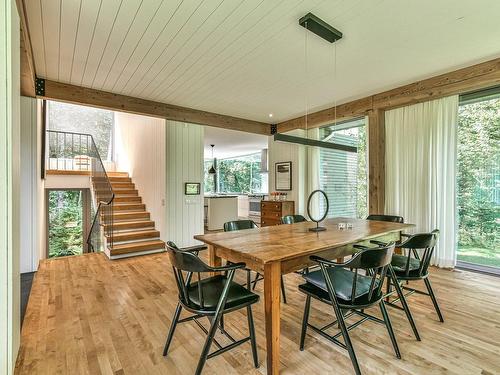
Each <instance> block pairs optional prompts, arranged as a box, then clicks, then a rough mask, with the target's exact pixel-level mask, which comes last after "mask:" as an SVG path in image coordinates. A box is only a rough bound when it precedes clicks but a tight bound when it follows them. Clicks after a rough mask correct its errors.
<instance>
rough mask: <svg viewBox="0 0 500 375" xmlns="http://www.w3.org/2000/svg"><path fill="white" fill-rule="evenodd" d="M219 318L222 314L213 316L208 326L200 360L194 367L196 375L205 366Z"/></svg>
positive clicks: (198, 374)
mask: <svg viewBox="0 0 500 375" xmlns="http://www.w3.org/2000/svg"><path fill="white" fill-rule="evenodd" d="M221 317H222V313H219V314H216V316H214V317H213V319H212V324H211V325H210V329H209V330H208V335H207V339H206V340H205V345H203V349H202V351H201V355H200V360H199V361H198V366H197V367H196V372H195V374H196V375H200V374H201V372H202V371H203V367H204V366H205V362H206V361H207V357H208V353H209V352H210V346H211V345H212V341H213V340H214V336H215V333H216V332H217V327H218V326H219V321H220V319H221Z"/></svg>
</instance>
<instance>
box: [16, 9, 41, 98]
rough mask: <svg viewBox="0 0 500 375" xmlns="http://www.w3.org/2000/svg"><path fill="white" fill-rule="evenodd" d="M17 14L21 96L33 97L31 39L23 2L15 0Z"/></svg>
mask: <svg viewBox="0 0 500 375" xmlns="http://www.w3.org/2000/svg"><path fill="white" fill-rule="evenodd" d="M16 6H17V12H18V13H19V23H20V26H21V33H20V60H21V95H23V96H31V97H35V78H36V73H35V61H34V59H33V50H32V47H31V39H30V34H29V29H28V23H27V21H26V8H25V5H24V1H23V0H16Z"/></svg>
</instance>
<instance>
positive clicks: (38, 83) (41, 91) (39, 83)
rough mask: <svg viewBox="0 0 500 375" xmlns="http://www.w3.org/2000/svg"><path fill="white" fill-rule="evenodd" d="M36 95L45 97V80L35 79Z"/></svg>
mask: <svg viewBox="0 0 500 375" xmlns="http://www.w3.org/2000/svg"><path fill="white" fill-rule="evenodd" d="M35 94H36V95H37V96H45V80H44V79H43V78H35Z"/></svg>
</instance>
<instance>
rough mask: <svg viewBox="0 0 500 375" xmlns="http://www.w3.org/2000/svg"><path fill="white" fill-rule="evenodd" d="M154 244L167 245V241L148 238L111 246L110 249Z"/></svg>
mask: <svg viewBox="0 0 500 375" xmlns="http://www.w3.org/2000/svg"><path fill="white" fill-rule="evenodd" d="M149 245H151V246H153V245H159V246H163V245H165V242H164V241H162V240H147V241H135V242H131V243H124V244H118V245H116V244H115V245H113V246H111V247H110V250H120V249H129V248H134V247H141V246H149Z"/></svg>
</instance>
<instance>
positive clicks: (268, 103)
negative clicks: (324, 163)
mask: <svg viewBox="0 0 500 375" xmlns="http://www.w3.org/2000/svg"><path fill="white" fill-rule="evenodd" d="M25 2H26V8H27V18H28V24H29V29H30V35H31V41H32V45H33V55H34V59H35V67H36V72H37V75H38V76H39V77H43V78H48V79H52V80H56V81H60V82H69V83H73V84H76V85H83V86H87V87H93V88H96V89H100V90H106V91H112V92H116V93H121V94H125V95H131V96H137V97H142V98H145V99H150V100H156V101H161V102H166V103H172V104H177V105H181V106H186V107H191V108H196V109H201V110H206V111H212V112H218V113H223V114H229V115H233V116H237V117H243V118H248V119H254V120H259V121H265V122H270V120H269V117H268V114H269V113H273V114H274V117H273V122H279V121H283V120H286V119H290V118H293V117H296V116H299V115H301V114H303V113H304V111H305V108H306V105H307V107H308V108H309V110H310V111H313V110H318V109H322V108H326V107H329V106H331V105H333V104H334V103H335V102H337V103H343V102H346V101H349V100H353V99H356V98H360V97H364V96H367V95H371V94H374V93H377V92H380V91H383V90H387V89H390V88H393V87H397V86H400V85H403V84H406V83H409V82H414V81H416V80H419V79H424V78H427V77H431V76H434V75H436V74H440V73H444V72H447V71H451V70H455V69H458V68H461V67H464V66H469V65H472V64H475V63H479V62H482V61H486V60H489V59H492V58H496V57H499V56H500V43H498V41H499V40H500V27H498V14H500V2H499V1H498V0H477V1H467V0H460V1H457V0H440V1H434V0H421V1H413V0H25ZM310 11H312V12H313V13H314V14H316V15H317V16H319V17H320V18H322V19H324V20H325V21H326V22H328V23H330V24H331V25H333V26H334V27H336V28H337V29H339V30H341V31H342V32H343V33H344V37H343V38H342V39H341V40H340V41H338V42H337V43H335V44H333V45H332V44H329V43H327V42H326V41H324V40H322V39H320V38H319V37H317V36H316V35H314V34H311V33H309V34H307V33H306V31H305V29H304V28H302V27H300V26H299V25H298V19H299V18H300V17H302V16H303V15H305V14H306V13H307V12H310ZM306 35H307V69H306V59H305V55H306V52H305V44H306ZM335 56H336V58H335ZM335 59H336V61H337V64H336V74H334V61H335ZM306 103H307V104H306Z"/></svg>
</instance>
